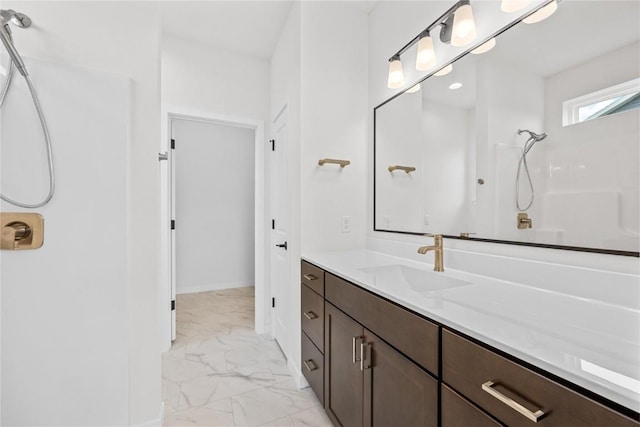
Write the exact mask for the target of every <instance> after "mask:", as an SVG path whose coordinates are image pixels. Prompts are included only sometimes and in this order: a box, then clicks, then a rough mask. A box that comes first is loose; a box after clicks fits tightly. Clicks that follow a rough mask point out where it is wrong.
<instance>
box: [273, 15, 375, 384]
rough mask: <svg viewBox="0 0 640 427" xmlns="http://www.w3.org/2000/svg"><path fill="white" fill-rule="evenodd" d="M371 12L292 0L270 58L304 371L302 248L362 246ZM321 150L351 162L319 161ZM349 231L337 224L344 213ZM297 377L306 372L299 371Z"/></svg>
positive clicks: (294, 314) (295, 352) (293, 314)
mask: <svg viewBox="0 0 640 427" xmlns="http://www.w3.org/2000/svg"><path fill="white" fill-rule="evenodd" d="M366 34H367V17H366V14H365V13H364V12H362V11H361V10H358V9H357V8H353V7H352V6H349V5H346V4H344V2H300V3H295V4H294V6H293V7H292V10H291V12H290V14H289V17H288V20H287V23H286V25H285V28H284V29H283V32H282V34H281V37H280V39H279V42H278V45H277V47H276V50H275V52H274V54H273V57H272V59H271V120H275V119H276V117H277V116H278V114H279V113H280V112H281V111H282V109H283V107H284V106H286V108H287V114H288V128H289V132H290V134H289V138H288V140H289V141H290V144H289V145H290V152H289V153H288V154H289V155H288V158H289V159H293V161H292V162H291V165H289V167H290V170H289V173H290V176H299V177H300V180H296V179H294V180H293V181H292V186H291V187H292V188H291V212H290V221H291V223H290V230H291V233H290V238H289V256H290V260H291V271H290V282H289V286H290V301H291V302H292V304H291V309H290V310H289V324H290V325H291V329H290V340H291V342H290V343H288V345H287V347H288V348H290V349H291V350H290V351H289V354H287V357H288V359H289V364H290V367H291V369H292V370H294V371H295V372H297V373H300V334H299V330H300V316H299V313H300V254H301V252H302V251H304V252H305V253H306V252H311V251H318V250H331V249H350V248H357V247H360V248H362V247H364V240H365V236H366V223H365V221H364V219H365V218H366V208H365V200H366V195H365V193H364V192H363V190H364V188H366V170H367V167H368V166H367V160H366V124H367V115H368V111H367V104H366V99H367V90H366V88H367V67H366V64H367V48H366V45H367V39H366ZM321 158H342V159H347V160H350V161H351V162H352V163H351V165H350V166H347V167H346V168H344V169H342V170H341V169H340V168H339V167H338V166H336V165H325V166H323V167H320V166H318V160H319V159H321ZM343 216H347V217H349V218H350V227H351V231H350V232H349V233H342V232H341V231H340V221H341V217H343ZM298 380H299V382H300V383H303V382H304V380H302V379H301V376H300V377H299V378H298Z"/></svg>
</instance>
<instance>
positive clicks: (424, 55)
mask: <svg viewBox="0 0 640 427" xmlns="http://www.w3.org/2000/svg"><path fill="white" fill-rule="evenodd" d="M435 65H436V51H435V49H434V48H433V39H432V38H431V34H429V30H425V31H424V32H423V33H422V34H420V40H418V53H417V54H416V70H419V71H427V70H430V69H432V68H433V67H434V66H435Z"/></svg>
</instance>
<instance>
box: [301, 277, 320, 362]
mask: <svg viewBox="0 0 640 427" xmlns="http://www.w3.org/2000/svg"><path fill="white" fill-rule="evenodd" d="M301 291H302V304H301V308H302V330H303V331H304V332H305V333H306V334H307V336H308V337H309V338H310V339H311V341H313V343H314V344H315V345H316V347H318V348H319V349H320V351H321V352H324V298H322V297H321V296H320V295H318V294H316V293H315V292H313V291H312V290H311V289H310V288H309V287H308V286H305V285H302V290H301Z"/></svg>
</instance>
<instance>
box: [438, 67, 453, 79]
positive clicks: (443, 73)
mask: <svg viewBox="0 0 640 427" xmlns="http://www.w3.org/2000/svg"><path fill="white" fill-rule="evenodd" d="M452 71H453V64H449V65H447V66H446V67H444V68H443V69H442V70H440V71H438V72H437V73H435V74H434V76H436V77H442V76H446V75H447V74H449V73H450V72H452Z"/></svg>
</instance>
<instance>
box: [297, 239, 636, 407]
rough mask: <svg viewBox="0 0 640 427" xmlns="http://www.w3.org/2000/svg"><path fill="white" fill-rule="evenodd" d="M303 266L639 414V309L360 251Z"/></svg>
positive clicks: (319, 256)
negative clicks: (446, 327) (353, 285)
mask: <svg viewBox="0 0 640 427" xmlns="http://www.w3.org/2000/svg"><path fill="white" fill-rule="evenodd" d="M303 259H305V260H306V261H308V262H310V263H312V264H315V265H317V266H318V267H321V268H322V269H324V270H326V271H328V272H330V273H333V274H335V275H337V276H340V277H342V278H344V279H346V280H348V281H350V282H352V283H355V284H356V285H359V286H361V287H363V288H365V289H368V290H370V291H372V292H374V293H375V294H378V295H380V296H382V297H385V298H387V299H389V300H391V301H394V302H396V303H398V304H400V305H402V306H404V307H406V308H408V309H410V310H412V311H414V312H416V313H419V314H422V315H423V316H425V317H428V318H430V319H433V320H435V321H437V322H440V323H442V324H443V325H446V326H449V327H451V328H453V329H455V330H457V331H460V332H462V333H464V334H467V335H469V336H471V337H473V338H476V339H478V340H480V341H482V342H484V343H486V344H489V345H491V346H493V347H495V348H497V349H500V350H503V351H505V352H507V353H509V354H511V355H513V356H515V357H517V358H519V359H521V360H524V361H526V362H528V363H531V364H532V365H534V366H537V367H539V368H541V369H544V370H546V371H548V372H551V373H553V374H555V375H558V376H559V377H562V378H564V379H566V380H569V381H571V382H573V383H575V384H577V385H580V386H582V387H584V388H586V389H588V390H591V391H593V392H595V393H597V394H599V395H601V396H603V397H605V398H608V399H610V400H612V401H614V402H617V403H619V404H621V405H623V406H625V407H627V408H630V409H632V410H634V411H636V412H640V307H638V305H640V303H638V304H636V303H632V304H631V305H629V306H620V305H615V304H611V303H606V302H601V301H598V300H593V299H588V298H580V297H576V296H572V295H567V294H563V293H560V292H553V291H550V290H548V289H541V288H536V287H533V286H525V285H521V284H518V283H513V282H508V281H504V280H499V279H495V278H491V277H486V276H480V275H475V274H470V273H465V272H463V271H459V270H451V269H447V268H446V267H447V266H446V264H445V269H446V271H444V272H442V273H436V272H434V271H433V270H432V269H431V268H430V267H431V266H430V265H428V264H424V263H420V262H415V261H411V260H408V259H405V258H400V257H395V256H391V255H386V254H382V253H378V252H373V251H367V250H358V251H347V252H324V253H315V254H307V255H304V256H303ZM583 285H584V284H576V286H583ZM587 286H588V285H587ZM599 286H606V284H605V283H603V284H599ZM634 304H635V307H634Z"/></svg>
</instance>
